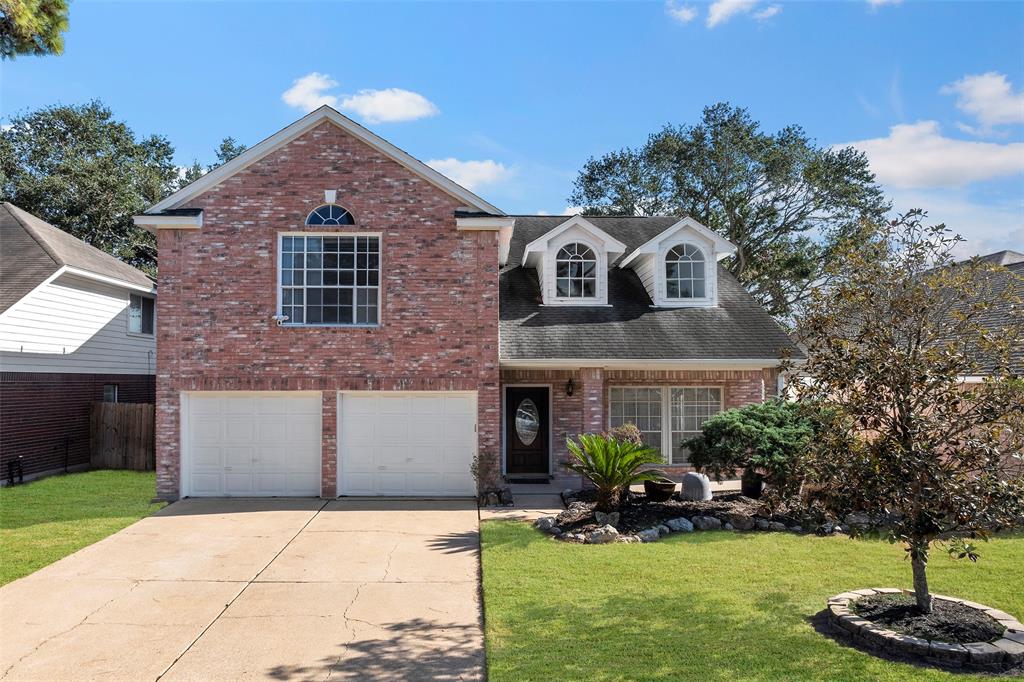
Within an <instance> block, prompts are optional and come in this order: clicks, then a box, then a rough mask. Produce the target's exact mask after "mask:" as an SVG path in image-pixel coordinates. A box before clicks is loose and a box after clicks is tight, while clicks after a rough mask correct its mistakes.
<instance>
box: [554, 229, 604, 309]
mask: <svg viewBox="0 0 1024 682" xmlns="http://www.w3.org/2000/svg"><path fill="white" fill-rule="evenodd" d="M555 295H556V296H557V297H558V298H596V297H597V256H596V255H594V250H593V249H591V248H590V247H589V246H587V245H586V244H580V243H578V242H574V243H572V244H566V245H565V246H563V247H562V248H561V249H559V251H558V255H557V256H556V257H555Z"/></svg>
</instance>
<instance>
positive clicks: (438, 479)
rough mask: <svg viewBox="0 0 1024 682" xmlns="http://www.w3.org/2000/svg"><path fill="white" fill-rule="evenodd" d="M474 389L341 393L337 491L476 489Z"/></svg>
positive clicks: (389, 492) (385, 492)
mask: <svg viewBox="0 0 1024 682" xmlns="http://www.w3.org/2000/svg"><path fill="white" fill-rule="evenodd" d="M476 443H477V437H476V393H472V392H444V393H387V392H380V393H377V392H369V391H356V392H342V393H341V394H339V396H338V494H339V495H420V496H431V495H444V496H446V495H475V494H476V484H475V482H474V481H473V476H472V474H471V473H470V466H471V464H472V462H473V456H474V455H475V454H476Z"/></svg>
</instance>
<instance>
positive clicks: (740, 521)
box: [533, 502, 846, 545]
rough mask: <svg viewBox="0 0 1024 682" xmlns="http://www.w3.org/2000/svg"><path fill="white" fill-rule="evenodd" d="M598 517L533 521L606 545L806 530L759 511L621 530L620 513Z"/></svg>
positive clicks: (826, 530)
mask: <svg viewBox="0 0 1024 682" xmlns="http://www.w3.org/2000/svg"><path fill="white" fill-rule="evenodd" d="M582 504H584V503H582V502H573V503H571V504H570V510H571V509H572V505H582ZM594 516H595V519H596V520H597V522H598V523H600V524H602V525H601V526H599V527H597V528H595V529H591V530H589V531H586V532H573V531H570V530H564V529H562V528H561V527H559V525H558V517H557V516H542V517H540V518H538V519H536V520H534V522H533V526H534V528H536V529H537V530H539V531H541V532H544V533H548V534H549V535H552V536H553V537H554V538H555V539H558V540H563V541H565V542H576V543H583V544H588V545H604V544H608V543H609V542H656V541H658V540H660V539H661V538H663V537H665V536H666V535H670V534H672V533H692V532H694V531H706V530H728V531H769V532H791V533H804V532H806V531H805V530H804V528H803V527H802V526H800V525H791V526H787V525H786V524H784V523H781V522H779V521H769V520H768V519H765V518H761V517H758V516H755V515H745V514H737V513H735V512H728V513H722V514H717V515H715V514H694V515H692V516H690V517H686V516H680V517H678V518H674V519H668V520H665V521H663V522H662V523H660V524H657V525H654V526H651V527H650V528H644V529H642V530H636V531H631V532H629V533H623V532H620V531H619V530H618V529H617V528H615V525H614V524H615V523H616V522H617V521H618V516H619V515H618V513H616V512H612V513H611V514H603V513H602V512H595V513H594ZM845 531H846V528H845V527H844V526H841V525H837V524H827V526H826V527H822V528H818V529H817V530H816V531H815V532H816V533H817V534H819V535H832V534H842V533H844V532H845Z"/></svg>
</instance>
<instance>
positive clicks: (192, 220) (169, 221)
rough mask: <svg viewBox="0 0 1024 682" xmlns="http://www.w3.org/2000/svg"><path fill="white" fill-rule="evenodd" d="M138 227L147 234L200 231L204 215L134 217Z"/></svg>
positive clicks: (144, 215) (143, 215)
mask: <svg viewBox="0 0 1024 682" xmlns="http://www.w3.org/2000/svg"><path fill="white" fill-rule="evenodd" d="M132 220H133V221H134V222H135V224H136V225H138V226H139V227H141V228H142V229H144V230H146V231H147V232H153V233H156V231H157V230H166V229H171V230H198V229H199V228H201V227H202V226H203V214H202V213H200V214H199V215H146V214H142V215H136V216H132Z"/></svg>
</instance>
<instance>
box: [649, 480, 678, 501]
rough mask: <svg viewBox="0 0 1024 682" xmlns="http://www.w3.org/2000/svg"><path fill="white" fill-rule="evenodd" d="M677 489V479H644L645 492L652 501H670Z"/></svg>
mask: <svg viewBox="0 0 1024 682" xmlns="http://www.w3.org/2000/svg"><path fill="white" fill-rule="evenodd" d="M675 491H676V484H675V481H670V480H668V479H667V478H660V479H658V480H657V481H644V493H646V494H647V499H648V500H650V501H651V502H668V501H669V500H670V499H672V493H674V492H675Z"/></svg>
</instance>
